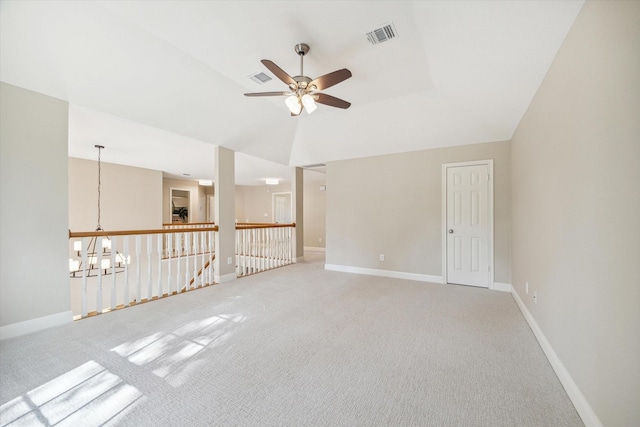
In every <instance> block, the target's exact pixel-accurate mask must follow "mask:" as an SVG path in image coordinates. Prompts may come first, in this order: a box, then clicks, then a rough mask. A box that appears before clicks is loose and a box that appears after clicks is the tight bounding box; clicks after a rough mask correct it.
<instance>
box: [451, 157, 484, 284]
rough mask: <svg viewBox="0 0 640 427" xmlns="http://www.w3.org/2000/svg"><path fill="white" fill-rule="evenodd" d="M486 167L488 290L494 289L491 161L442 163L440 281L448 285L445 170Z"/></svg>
mask: <svg viewBox="0 0 640 427" xmlns="http://www.w3.org/2000/svg"><path fill="white" fill-rule="evenodd" d="M480 165H486V166H487V167H488V170H489V185H488V186H487V211H488V212H487V215H488V216H489V221H487V222H488V227H489V242H488V244H489V248H488V252H489V272H488V273H489V289H495V286H494V284H495V281H494V278H495V262H494V258H495V251H494V245H493V221H494V217H493V159H488V160H474V161H470V162H457V163H444V164H443V165H442V280H443V282H444V283H448V277H447V274H448V268H447V264H448V260H447V256H448V251H447V240H448V239H447V169H448V168H455V167H460V166H480Z"/></svg>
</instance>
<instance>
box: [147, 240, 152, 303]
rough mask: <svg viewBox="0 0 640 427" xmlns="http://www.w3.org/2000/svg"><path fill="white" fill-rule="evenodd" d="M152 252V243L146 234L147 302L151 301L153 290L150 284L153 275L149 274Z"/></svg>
mask: <svg viewBox="0 0 640 427" xmlns="http://www.w3.org/2000/svg"><path fill="white" fill-rule="evenodd" d="M152 251H153V241H152V239H151V234H147V301H151V300H152V299H153V289H152V288H151V283H152V280H153V274H152V272H151V253H152Z"/></svg>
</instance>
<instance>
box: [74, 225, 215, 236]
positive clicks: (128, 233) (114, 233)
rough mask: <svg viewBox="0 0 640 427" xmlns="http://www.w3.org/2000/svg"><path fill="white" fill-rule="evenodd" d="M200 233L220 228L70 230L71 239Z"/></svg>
mask: <svg viewBox="0 0 640 427" xmlns="http://www.w3.org/2000/svg"><path fill="white" fill-rule="evenodd" d="M200 231H218V226H217V225H216V226H213V227H203V228H177V229H175V230H170V229H166V228H165V229H160V230H116V231H104V230H103V231H71V230H69V238H70V239H75V238H80V237H99V236H102V237H107V236H135V235H138V234H165V233H166V234H171V233H185V232H200Z"/></svg>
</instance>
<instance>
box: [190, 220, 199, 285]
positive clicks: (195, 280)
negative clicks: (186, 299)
mask: <svg viewBox="0 0 640 427" xmlns="http://www.w3.org/2000/svg"><path fill="white" fill-rule="evenodd" d="M191 234H192V235H193V288H194V289H195V288H197V287H198V233H197V232H195V231H192V232H191Z"/></svg>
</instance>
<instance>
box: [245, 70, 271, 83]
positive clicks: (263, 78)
mask: <svg viewBox="0 0 640 427" xmlns="http://www.w3.org/2000/svg"><path fill="white" fill-rule="evenodd" d="M249 78H250V79H251V80H253V81H254V82H256V83H258V84H259V85H262V84H265V83H266V82H268V81H270V80H273V79H272V78H271V77H269V76H268V75H266V74H265V73H263V72H262V71H260V72H258V73H255V74H251V75H250V76H249Z"/></svg>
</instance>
